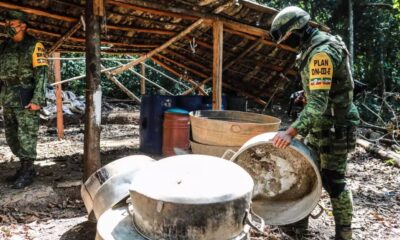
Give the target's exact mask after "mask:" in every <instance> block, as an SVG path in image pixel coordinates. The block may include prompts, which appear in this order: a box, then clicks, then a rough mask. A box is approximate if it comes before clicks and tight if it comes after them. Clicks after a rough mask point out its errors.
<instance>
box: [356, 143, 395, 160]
mask: <svg viewBox="0 0 400 240" xmlns="http://www.w3.org/2000/svg"><path fill="white" fill-rule="evenodd" d="M357 144H358V145H360V146H361V147H363V148H364V149H365V150H367V151H369V152H372V153H375V154H378V155H379V156H380V157H381V158H383V159H384V160H389V159H390V160H393V161H394V165H395V166H396V167H400V154H398V153H395V152H393V151H390V150H387V149H384V148H383V147H381V146H379V145H376V144H373V143H370V142H368V141H366V140H363V139H357Z"/></svg>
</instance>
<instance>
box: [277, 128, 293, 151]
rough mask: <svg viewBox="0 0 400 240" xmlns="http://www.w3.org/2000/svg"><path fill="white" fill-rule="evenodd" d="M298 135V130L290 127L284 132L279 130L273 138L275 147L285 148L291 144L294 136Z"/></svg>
mask: <svg viewBox="0 0 400 240" xmlns="http://www.w3.org/2000/svg"><path fill="white" fill-rule="evenodd" d="M296 135H297V130H296V129H294V128H292V127H290V128H288V129H287V130H286V131H284V132H282V131H281V132H278V133H277V134H276V135H275V137H274V138H273V139H272V143H273V145H274V147H277V148H282V149H284V148H286V147H287V146H289V145H290V142H291V141H292V138H294V137H295V136H296Z"/></svg>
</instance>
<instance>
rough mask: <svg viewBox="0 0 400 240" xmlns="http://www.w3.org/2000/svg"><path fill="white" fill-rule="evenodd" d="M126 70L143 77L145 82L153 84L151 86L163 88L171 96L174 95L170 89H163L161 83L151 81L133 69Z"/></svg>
mask: <svg viewBox="0 0 400 240" xmlns="http://www.w3.org/2000/svg"><path fill="white" fill-rule="evenodd" d="M128 71H129V72H131V73H133V74H135V75H136V76H138V77H140V78H142V79H144V80H145V81H147V82H148V83H150V84H151V85H153V86H155V87H157V88H159V89H162V90H164V91H165V93H167V94H168V95H172V96H173V95H174V94H173V93H171V92H170V91H168V90H167V89H165V88H164V87H162V86H161V85H158V84H157V83H155V82H153V81H151V80H150V79H148V78H146V77H145V76H143V75H142V74H140V73H138V72H136V71H134V70H133V69H128Z"/></svg>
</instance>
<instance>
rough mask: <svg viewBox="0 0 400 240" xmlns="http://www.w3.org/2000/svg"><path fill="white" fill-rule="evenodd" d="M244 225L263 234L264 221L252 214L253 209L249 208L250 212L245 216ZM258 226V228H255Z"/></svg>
mask: <svg viewBox="0 0 400 240" xmlns="http://www.w3.org/2000/svg"><path fill="white" fill-rule="evenodd" d="M254 218H256V219H257V221H255V220H254ZM246 223H247V224H248V225H249V226H250V227H251V228H253V229H255V230H256V231H258V232H260V233H264V228H265V221H264V219H263V218H262V217H260V216H258V215H257V214H255V213H254V212H253V209H251V208H250V210H249V211H248V212H247V216H246ZM257 225H259V226H257Z"/></svg>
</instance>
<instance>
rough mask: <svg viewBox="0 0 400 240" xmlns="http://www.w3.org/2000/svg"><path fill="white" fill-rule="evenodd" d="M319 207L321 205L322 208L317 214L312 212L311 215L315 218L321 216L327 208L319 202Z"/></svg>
mask: <svg viewBox="0 0 400 240" xmlns="http://www.w3.org/2000/svg"><path fill="white" fill-rule="evenodd" d="M318 207H319V209H320V210H319V212H318V213H317V214H315V215H313V214H310V216H311V217H312V218H313V219H317V218H319V217H320V216H321V215H322V213H324V210H325V208H324V207H323V206H322V205H321V204H319V203H318Z"/></svg>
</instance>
